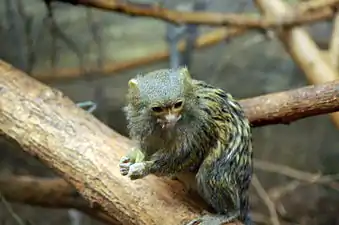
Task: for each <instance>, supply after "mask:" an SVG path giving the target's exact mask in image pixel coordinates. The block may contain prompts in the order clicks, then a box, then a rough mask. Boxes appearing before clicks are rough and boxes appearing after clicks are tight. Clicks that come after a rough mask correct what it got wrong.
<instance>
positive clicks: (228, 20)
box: [52, 0, 339, 29]
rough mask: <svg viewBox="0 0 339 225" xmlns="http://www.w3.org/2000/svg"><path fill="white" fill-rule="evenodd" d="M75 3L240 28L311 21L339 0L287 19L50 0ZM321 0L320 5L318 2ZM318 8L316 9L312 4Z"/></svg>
mask: <svg viewBox="0 0 339 225" xmlns="http://www.w3.org/2000/svg"><path fill="white" fill-rule="evenodd" d="M52 1H54V2H64V3H70V4H74V5H83V6H87V7H94V8H98V9H102V10H107V11H114V12H121V13H125V14H128V15H131V16H144V17H152V18H156V19H161V20H164V21H167V22H172V23H176V24H181V23H189V24H200V25H210V26H237V27H243V28H254V29H258V28H260V29H263V28H273V27H281V26H293V25H300V24H304V23H309V22H314V21H317V20H321V19H328V18H331V17H333V15H334V10H329V11H326V10H321V9H323V8H325V7H331V6H336V5H338V4H339V0H322V1H321V3H320V0H312V1H310V2H309V3H303V4H302V5H300V7H299V6H297V7H296V10H295V14H294V15H293V17H289V18H286V20H284V19H282V20H274V19H269V18H255V17H253V16H246V15H239V14H231V13H229V14H225V13H216V12H214V13H212V12H180V11H173V10H169V9H165V8H162V7H160V6H159V5H154V4H146V3H142V4H141V3H132V2H131V1H123V0H110V1H107V0H52ZM319 3H320V4H319ZM314 6H316V8H317V11H314V10H315V7H314Z"/></svg>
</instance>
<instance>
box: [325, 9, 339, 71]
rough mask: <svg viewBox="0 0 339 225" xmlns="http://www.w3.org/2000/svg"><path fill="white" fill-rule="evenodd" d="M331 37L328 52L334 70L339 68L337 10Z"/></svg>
mask: <svg viewBox="0 0 339 225" xmlns="http://www.w3.org/2000/svg"><path fill="white" fill-rule="evenodd" d="M334 18H335V19H334V21H333V31H332V38H331V41H330V44H329V50H328V51H329V54H330V59H331V61H332V65H333V66H334V68H335V69H336V70H338V69H339V12H337V14H336V15H335V17H334Z"/></svg>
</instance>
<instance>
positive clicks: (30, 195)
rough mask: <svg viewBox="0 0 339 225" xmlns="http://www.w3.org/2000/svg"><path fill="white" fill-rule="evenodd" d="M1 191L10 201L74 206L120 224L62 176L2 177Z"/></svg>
mask: <svg viewBox="0 0 339 225" xmlns="http://www.w3.org/2000/svg"><path fill="white" fill-rule="evenodd" d="M0 193H1V195H2V196H3V197H4V198H5V199H6V200H8V201H11V202H18V203H23V204H29V205H34V206H41V207H45V208H67V209H68V208H74V209H77V210H79V211H82V212H84V213H86V214H88V215H89V216H91V217H93V218H96V219H98V220H100V221H102V222H105V223H108V224H112V225H114V224H116V225H117V224H120V223H119V222H118V221H116V220H114V219H113V218H111V217H108V216H107V215H105V213H103V212H102V211H101V210H100V209H99V208H98V207H90V206H89V204H88V202H86V201H85V200H84V199H83V198H82V197H81V196H80V195H79V194H78V192H77V191H76V190H75V189H74V188H73V187H72V186H71V185H70V184H68V183H67V182H66V181H64V180H63V179H60V178H38V177H29V176H9V177H0Z"/></svg>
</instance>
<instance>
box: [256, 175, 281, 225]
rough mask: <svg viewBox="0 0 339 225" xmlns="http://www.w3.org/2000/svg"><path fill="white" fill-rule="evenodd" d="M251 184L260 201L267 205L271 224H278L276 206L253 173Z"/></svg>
mask: <svg viewBox="0 0 339 225" xmlns="http://www.w3.org/2000/svg"><path fill="white" fill-rule="evenodd" d="M252 185H253V187H254V189H255V190H256V192H257V193H258V195H259V197H260V198H261V199H262V201H263V202H264V203H265V205H266V206H267V209H268V211H269V213H270V220H271V223H272V225H280V222H279V217H278V214H277V211H276V209H275V208H276V207H275V205H274V202H273V201H272V200H271V198H270V196H269V195H268V194H267V192H266V191H265V189H264V187H263V186H262V185H261V183H260V181H259V179H258V177H257V176H256V175H255V174H254V175H253V178H252Z"/></svg>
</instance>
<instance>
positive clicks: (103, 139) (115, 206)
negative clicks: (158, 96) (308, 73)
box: [0, 61, 339, 225]
mask: <svg viewBox="0 0 339 225" xmlns="http://www.w3.org/2000/svg"><path fill="white" fill-rule="evenodd" d="M338 85H339V84H338V82H333V83H331V84H322V85H320V86H314V87H306V88H301V89H299V91H298V90H297V91H295V90H294V91H289V92H286V93H285V95H283V96H291V97H289V98H288V101H287V98H283V100H282V101H281V102H280V103H281V104H276V102H277V101H279V99H281V98H282V97H281V96H282V94H281V93H278V94H276V95H274V94H272V95H271V99H270V100H267V96H266V97H263V99H265V100H264V101H261V100H258V98H259V97H258V98H257V100H255V99H254V101H253V102H257V104H255V103H252V101H251V100H249V99H248V100H243V101H241V104H242V105H243V106H244V108H245V110H246V114H247V115H248V117H249V119H250V121H251V122H252V123H253V124H256V123H257V124H261V125H263V124H264V122H262V121H268V122H266V123H273V122H272V121H274V120H275V121H277V122H281V121H283V122H285V121H286V119H277V118H278V116H277V115H280V116H286V117H290V118H291V120H295V119H297V118H303V117H305V116H304V115H305V114H306V115H307V116H310V115H311V114H312V115H316V114H320V113H325V112H326V113H328V112H334V111H336V110H338V109H339V103H338V96H339V88H338ZM327 88H328V89H329V90H330V91H328V89H327ZM315 90H318V92H316V94H314V95H312V94H311V93H309V92H310V91H311V92H313V91H315ZM320 91H323V92H324V93H322V92H320ZM289 93H292V94H289ZM293 93H294V94H293ZM296 93H299V94H300V96H296ZM302 99H303V100H302ZM324 99H325V100H324ZM312 101H314V102H312ZM263 102H264V104H262V103H263ZM296 102H297V103H299V104H296ZM287 105H290V108H288V107H287ZM313 105H317V106H318V107H319V111H317V109H315V108H314V107H313ZM294 107H297V110H296V109H294ZM302 107H304V108H302ZM260 108H265V110H260ZM294 110H295V111H296V114H298V115H299V116H295V114H293V111H294ZM280 111H282V112H283V113H280V114H279V112H280ZM309 111H312V112H313V113H311V114H310V113H309ZM259 113H264V115H261V116H259ZM266 114H269V115H273V117H275V119H273V120H272V119H267V116H266ZM262 118H264V120H262ZM0 131H1V132H3V133H5V134H6V135H7V136H9V137H11V138H12V139H14V140H16V141H17V142H18V143H19V144H20V145H21V146H22V147H23V149H25V151H27V152H28V153H29V154H31V155H33V156H35V157H37V158H39V159H40V160H41V161H42V162H44V163H45V164H46V165H48V166H50V167H51V168H53V169H54V170H55V171H56V172H58V173H59V174H60V175H62V176H63V177H64V178H65V179H66V180H67V181H68V182H70V183H71V184H72V185H73V186H74V187H75V188H76V189H77V191H78V192H79V193H81V194H82V195H83V196H84V198H85V199H87V200H88V201H89V202H90V203H92V204H95V205H97V206H98V207H99V208H102V209H104V210H105V211H107V213H108V215H109V216H111V217H113V218H115V219H116V220H117V221H119V222H120V223H121V224H131V225H146V224H147V225H156V224H164V225H170V224H171V225H172V224H180V223H181V222H184V221H187V220H189V219H191V218H193V217H195V216H198V215H199V212H200V211H201V210H202V209H203V208H206V205H204V204H202V203H201V201H198V200H199V199H198V198H196V199H192V197H191V196H189V195H188V194H186V193H185V191H184V190H183V189H182V185H180V184H179V183H178V182H176V181H172V180H169V179H161V178H157V177H155V176H148V177H146V178H144V179H141V180H137V181H130V180H129V179H128V178H126V177H122V176H121V175H120V173H119V168H118V161H119V159H120V157H121V156H122V155H124V154H125V153H126V151H127V150H128V149H129V148H130V147H131V146H132V143H131V142H130V141H129V140H128V139H127V138H125V137H122V136H120V135H119V134H117V133H115V132H113V131H112V130H111V129H109V128H108V127H107V126H105V125H104V124H102V123H100V122H99V121H98V120H97V119H96V118H94V117H93V116H92V115H91V114H89V113H87V112H85V111H83V110H82V109H80V108H77V107H76V106H75V104H74V103H73V102H72V101H71V100H70V99H69V98H67V97H65V96H64V95H63V94H62V93H61V92H59V91H57V90H52V89H51V88H49V87H48V86H46V85H44V84H42V83H39V82H37V81H35V80H34V79H32V78H30V77H29V76H27V75H25V74H24V73H22V72H20V71H19V70H17V69H15V68H13V67H12V66H10V65H9V64H6V63H4V62H2V61H0ZM197 203H199V204H197ZM159 212H166V213H159Z"/></svg>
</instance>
